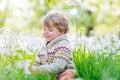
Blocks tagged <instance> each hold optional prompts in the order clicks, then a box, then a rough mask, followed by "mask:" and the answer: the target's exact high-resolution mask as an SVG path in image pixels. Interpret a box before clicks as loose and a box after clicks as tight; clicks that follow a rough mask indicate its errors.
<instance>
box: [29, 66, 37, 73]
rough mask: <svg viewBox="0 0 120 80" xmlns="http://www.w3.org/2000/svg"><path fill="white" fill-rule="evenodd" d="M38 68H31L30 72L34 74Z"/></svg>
mask: <svg viewBox="0 0 120 80" xmlns="http://www.w3.org/2000/svg"><path fill="white" fill-rule="evenodd" d="M37 69H38V67H37V66H31V68H30V71H31V72H35V71H37Z"/></svg>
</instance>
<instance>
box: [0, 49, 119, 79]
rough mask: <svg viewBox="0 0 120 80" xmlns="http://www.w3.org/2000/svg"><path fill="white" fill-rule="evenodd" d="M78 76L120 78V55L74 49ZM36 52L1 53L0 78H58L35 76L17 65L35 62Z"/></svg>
mask: <svg viewBox="0 0 120 80" xmlns="http://www.w3.org/2000/svg"><path fill="white" fill-rule="evenodd" d="M73 58H74V62H75V66H76V70H77V74H78V76H77V77H78V78H83V79H84V80H120V55H119V54H113V55H111V53H107V52H106V53H101V54H98V53H96V52H89V51H88V50H87V49H80V48H79V49H78V50H74V51H73ZM34 59H35V53H32V54H27V53H26V52H25V51H22V50H17V51H16V54H14V55H7V56H6V55H3V54H0V80H56V78H55V76H54V75H46V76H37V77H36V76H34V75H32V74H26V73H25V72H24V69H21V68H19V67H17V66H16V63H17V62H18V61H23V60H29V61H30V62H31V63H33V61H34Z"/></svg>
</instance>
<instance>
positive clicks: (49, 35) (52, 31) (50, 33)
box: [43, 26, 64, 42]
mask: <svg viewBox="0 0 120 80" xmlns="http://www.w3.org/2000/svg"><path fill="white" fill-rule="evenodd" d="M62 34H64V33H62V32H60V31H59V30H58V29H57V28H55V27H46V26H45V27H44V31H43V36H44V38H45V40H46V41H47V42H50V41H52V40H53V39H54V38H56V37H58V36H60V35H62Z"/></svg>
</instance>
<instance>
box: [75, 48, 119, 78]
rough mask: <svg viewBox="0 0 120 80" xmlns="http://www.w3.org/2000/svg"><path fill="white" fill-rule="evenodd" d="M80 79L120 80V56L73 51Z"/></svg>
mask: <svg viewBox="0 0 120 80" xmlns="http://www.w3.org/2000/svg"><path fill="white" fill-rule="evenodd" d="M73 57H74V62H75V66H76V69H77V73H78V77H79V78H83V79H84V80H120V55H117V54H116V55H109V53H102V54H98V53H95V52H89V51H87V50H86V49H84V50H81V49H80V48H79V49H78V50H77V51H73Z"/></svg>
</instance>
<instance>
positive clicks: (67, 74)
mask: <svg viewBox="0 0 120 80" xmlns="http://www.w3.org/2000/svg"><path fill="white" fill-rule="evenodd" d="M75 77H76V72H75V70H74V69H67V70H66V71H64V72H63V73H61V74H60V75H59V80H67V79H73V78H75Z"/></svg>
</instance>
